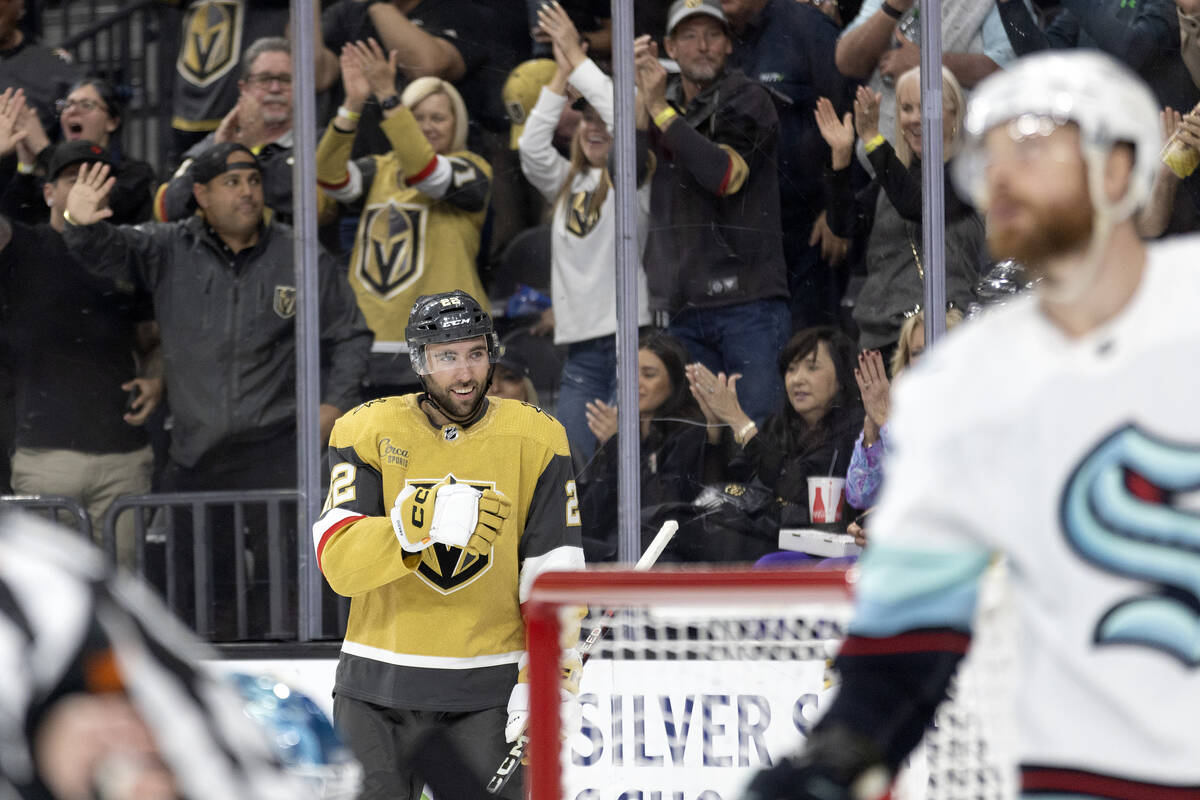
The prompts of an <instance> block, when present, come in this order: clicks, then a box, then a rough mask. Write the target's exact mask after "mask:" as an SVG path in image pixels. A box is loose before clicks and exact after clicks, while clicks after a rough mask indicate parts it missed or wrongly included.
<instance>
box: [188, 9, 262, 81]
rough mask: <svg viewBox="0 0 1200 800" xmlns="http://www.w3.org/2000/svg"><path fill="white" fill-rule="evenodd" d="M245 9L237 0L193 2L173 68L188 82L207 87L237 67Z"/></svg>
mask: <svg viewBox="0 0 1200 800" xmlns="http://www.w3.org/2000/svg"><path fill="white" fill-rule="evenodd" d="M244 23H245V7H244V5H243V4H242V3H241V2H238V0H212V1H211V2H201V3H193V4H192V6H191V7H190V8H189V9H188V11H187V18H186V19H185V20H184V23H183V42H182V43H181V45H180V48H179V58H178V59H177V60H176V62H175V68H176V70H178V72H179V74H180V75H181V76H182V77H183V78H184V80H186V81H187V82H188V83H191V84H193V85H195V86H200V87H204V86H208V85H209V84H211V83H213V82H214V81H216V80H218V79H220V78H222V77H224V76H225V74H226V73H228V72H229V70H231V69H233V67H234V65H235V64H237V60H238V54H239V53H240V52H241V50H242V27H243V25H244Z"/></svg>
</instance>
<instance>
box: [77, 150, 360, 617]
mask: <svg viewBox="0 0 1200 800" xmlns="http://www.w3.org/2000/svg"><path fill="white" fill-rule="evenodd" d="M108 173H109V170H108V168H107V167H105V166H99V167H86V166H85V167H84V168H83V169H81V170H80V173H79V178H78V180H77V181H76V183H75V186H74V187H73V188H72V190H71V193H70V195H69V197H68V199H67V210H66V214H65V219H66V222H67V226H66V230H65V231H64V234H63V235H64V238H65V239H66V242H67V245H68V247H69V248H70V249H71V251H72V252H73V253H74V254H75V255H76V256H77V257H78V258H79V259H80V260H81V261H83V262H84V263H85V264H86V266H87V268H88V270H89V271H91V272H92V273H93V274H94V275H97V276H99V277H102V278H106V279H108V280H111V281H113V282H114V284H115V285H116V286H117V287H118V288H119V289H125V290H129V289H132V288H135V287H144V288H145V289H147V290H148V291H149V292H150V294H151V296H152V297H153V299H154V308H155V311H156V315H157V317H158V321H159V325H160V327H161V329H162V340H163V355H164V358H165V362H166V384H167V396H168V397H169V398H170V403H171V411H172V413H173V415H174V422H175V425H174V430H173V431H172V439H171V449H170V462H169V464H168V465H167V469H166V471H165V474H164V477H163V484H164V485H163V488H164V489H167V490H168V491H220V490H231V489H236V490H239V491H244V490H246V489H280V488H293V487H295V485H296V457H295V452H296V428H297V425H296V388H295V384H296V375H295V370H294V368H293V365H294V363H295V358H296V355H295V354H296V333H295V319H294V317H295V313H296V307H297V303H298V298H297V289H296V277H295V267H294V262H293V247H292V240H293V236H292V230H291V228H289V227H288V226H287V225H284V224H282V223H279V222H274V221H272V220H271V219H270V218H269V217H268V216H266V215H264V213H263V190H262V173H261V171H260V168H259V164H258V160H257V159H256V158H255V156H254V154H253V153H252V152H250V150H249V149H248V148H246V147H245V146H243V145H240V144H236V143H233V142H228V143H224V144H219V145H215V146H214V147H212V148H211V149H210V150H208V151H206V152H205V153H204V154H202V155H200V156H199V157H198V158H197V159H196V161H195V162H194V163H193V165H192V174H193V176H194V177H195V186H194V187H193V190H192V191H193V193H194V196H195V198H196V203H197V205H198V206H199V208H200V214H199V215H196V216H191V217H188V218H187V219H183V220H180V221H178V222H169V223H148V224H144V225H138V226H132V227H130V226H123V225H122V226H114V225H110V224H108V223H107V222H105V221H104V220H105V218H106V217H108V216H109V215H110V214H111V212H109V211H108V210H107V209H105V208H104V201H105V199H106V197H107V195H108V192H109V191H110V190H111V188H112V180H111V179H110V178H109V177H108ZM318 281H319V288H318V292H319V304H320V328H319V330H320V338H321V345H322V351H323V355H324V357H325V361H324V363H327V364H328V365H329V368H328V370H327V371H326V372H325V374H324V375H322V379H323V380H322V390H323V394H322V402H321V408H320V428H321V436H322V442H324V441H327V440H328V437H329V431H330V430H331V429H332V427H333V423H334V421H335V420H336V419H337V418H338V417H339V416H340V415H341V414H342V413H343V412H345V411H348V410H349V409H350V408H352V407H353V406H355V405H356V404H357V403H358V392H359V384H360V382H361V380H362V378H363V375H364V374H365V372H366V363H367V354H368V352H369V350H370V347H371V334H370V331H369V330H368V329H367V327H366V322H365V321H364V320H363V317H362V314H361V313H360V312H359V310H358V304H357V303H356V302H355V300H354V295H353V294H352V293H351V291H350V286H349V284H347V283H346V280H345V277H344V274H343V273H342V272H341V271H340V270H339V269H338V267H337V264H336V262H335V261H334V259H333V257H332V256H331V255H329V254H328V253H325V252H322V253H321V256H320V262H319V267H318ZM253 546H257V545H252V547H253ZM262 556H263V558H262V560H261V561H259V562H258V563H259V564H265V563H267V562H266V554H265V553H263V554H262ZM256 560H257V559H256ZM221 562H222V559H221V558H217V559H215V560H214V566H216V565H219V564H221ZM230 571H232V569H231V568H230ZM218 583H219V580H218ZM220 588H221V587H219V586H218V594H217V596H218V597H219V596H221V595H220V593H219V592H220ZM229 596H232V595H231V594H229V595H226V596H225V597H224V598H223V599H228V597H229ZM252 608H254V606H252ZM220 610H221V611H225V610H226V609H224V608H222V609H220Z"/></svg>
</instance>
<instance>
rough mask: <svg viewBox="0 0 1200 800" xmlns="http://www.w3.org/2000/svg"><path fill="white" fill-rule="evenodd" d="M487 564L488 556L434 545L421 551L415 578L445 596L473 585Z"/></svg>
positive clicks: (485, 484) (430, 482)
mask: <svg viewBox="0 0 1200 800" xmlns="http://www.w3.org/2000/svg"><path fill="white" fill-rule="evenodd" d="M447 430H449V429H447ZM449 477H450V482H451V483H466V484H467V485H468V486H471V487H473V488H475V489H478V490H479V491H481V492H482V491H483V490H484V489H492V490H495V488H496V484H495V482H493V481H480V482H478V483H477V482H474V481H460V480H457V479H456V478H455V477H454V474H453V473H451V474H450V475H449ZM439 481H441V478H435V479H427V480H415V481H414V480H409V481H405V482H404V483H405V486H416V487H417V488H429V487H431V486H434V485H435V484H437V483H438V482H439ZM491 563H492V562H491V557H490V555H482V554H481V555H474V554H471V553H468V552H467V551H466V550H463V549H462V548H460V547H452V546H450V545H445V544H441V543H434V544H432V545H430V546H429V547H426V548H425V549H424V550H422V551H421V563H420V564H419V565H418V566H417V570H416V573H415V574H416V575H417V577H419V578H420V579H421V581H422V582H424V583H426V584H428V585H429V586H430V588H432V589H434V590H435V591H437V592H438V593H439V594H443V595H448V594H453V593H454V592H457V591H458V590H459V589H462V588H464V587H466V586H469V585H470V584H472V583H474V582H475V581H476V580H477V579H478V578H479V577H480V576H481V575H483V574H484V573H486V572H487V571H488V568H489V567H490V566H491Z"/></svg>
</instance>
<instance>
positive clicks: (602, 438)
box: [584, 400, 617, 444]
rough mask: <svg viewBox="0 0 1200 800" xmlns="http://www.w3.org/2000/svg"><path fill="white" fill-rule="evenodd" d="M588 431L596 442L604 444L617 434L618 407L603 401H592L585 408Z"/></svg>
mask: <svg viewBox="0 0 1200 800" xmlns="http://www.w3.org/2000/svg"><path fill="white" fill-rule="evenodd" d="M584 415H585V416H586V417H587V425H588V430H589V431H591V432H592V435H593V436H595V437H596V441H597V442H599V443H600V444H604V443H605V442H607V441H608V440H609V439H611V438H612V437H613V436H615V435H616V434H617V407H616V406H610V405H609V404H608V403H606V402H604V401H603V400H592V401H590V402H588V404H587V405H586V406H585V408H584Z"/></svg>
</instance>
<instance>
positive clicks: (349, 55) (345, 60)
mask: <svg viewBox="0 0 1200 800" xmlns="http://www.w3.org/2000/svg"><path fill="white" fill-rule="evenodd" d="M338 63H339V64H340V65H341V68H342V89H343V90H344V91H345V93H346V100H345V102H344V103H342V105H344V106H345V107H346V108H347V109H348V110H349V111H354V112H356V113H357V112H359V111H362V108H363V106H364V105H366V103H367V98H369V97H370V96H371V84H370V83H369V82H368V81H367V76H366V74H365V73H364V72H363V64H362V59H361V58H359V55H358V50H356V49H355V47H354V45H353V44H351V43H349V42H347V43H346V44H345V45H343V46H342V53H341V55H340V56H338Z"/></svg>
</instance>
